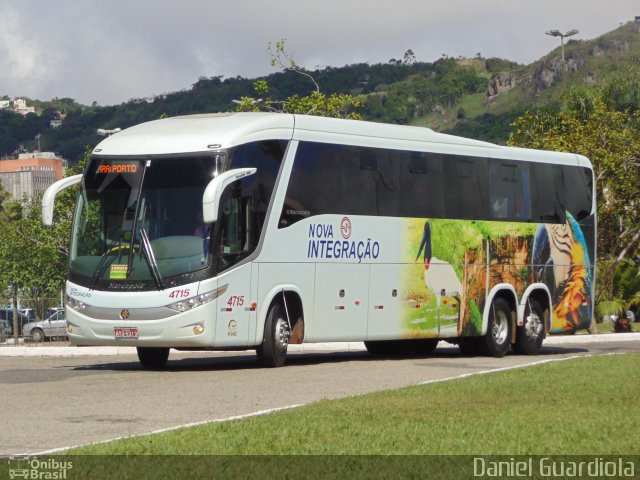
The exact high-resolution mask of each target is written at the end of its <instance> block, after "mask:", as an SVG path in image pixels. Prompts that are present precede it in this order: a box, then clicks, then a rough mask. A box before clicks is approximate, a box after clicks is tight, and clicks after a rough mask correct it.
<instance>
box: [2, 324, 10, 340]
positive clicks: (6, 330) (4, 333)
mask: <svg viewBox="0 0 640 480" xmlns="http://www.w3.org/2000/svg"><path fill="white" fill-rule="evenodd" d="M10 336H11V327H10V326H9V322H7V321H6V320H2V319H0V340H4V339H5V338H9V337H10Z"/></svg>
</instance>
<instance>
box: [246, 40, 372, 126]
mask: <svg viewBox="0 0 640 480" xmlns="http://www.w3.org/2000/svg"><path fill="white" fill-rule="evenodd" d="M285 43H286V40H285V39H282V40H280V41H278V42H276V43H275V44H273V43H271V42H270V43H269V46H268V51H269V52H270V54H271V65H272V66H274V67H277V68H279V69H281V70H282V71H283V72H293V73H295V74H297V75H301V76H303V77H306V78H308V79H309V81H310V82H311V83H312V84H313V86H314V89H313V91H311V93H309V95H306V96H301V95H297V94H294V95H291V96H289V97H288V98H286V99H285V100H277V99H274V98H272V97H271V94H270V92H269V84H268V83H267V81H266V80H257V81H256V82H255V83H254V84H253V87H254V91H255V93H256V95H257V97H258V98H257V99H256V98H251V97H247V96H243V97H241V98H240V100H239V101H237V102H236V103H237V108H236V110H237V111H239V112H282V113H297V114H304V115H316V116H321V117H335V118H351V119H361V118H362V115H361V114H360V113H358V112H357V110H359V109H361V108H362V107H363V106H364V102H363V99H362V98H361V97H354V96H352V95H349V94H344V93H333V94H331V95H328V96H327V95H325V94H324V93H322V92H321V91H320V86H319V85H318V83H317V82H316V80H315V78H314V77H313V76H312V75H311V74H310V73H309V72H307V71H306V70H305V69H304V68H302V67H300V66H299V65H298V64H297V62H296V61H295V60H294V59H293V57H292V56H291V54H290V53H289V52H287V50H286V48H285Z"/></svg>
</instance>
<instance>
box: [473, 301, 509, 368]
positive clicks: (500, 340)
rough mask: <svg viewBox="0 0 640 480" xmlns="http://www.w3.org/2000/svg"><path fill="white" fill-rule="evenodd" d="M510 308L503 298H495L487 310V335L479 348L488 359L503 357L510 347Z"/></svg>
mask: <svg viewBox="0 0 640 480" xmlns="http://www.w3.org/2000/svg"><path fill="white" fill-rule="evenodd" d="M511 323H512V322H511V308H510V307H509V304H508V303H507V301H506V300H505V299H504V298H496V299H495V300H494V301H493V303H492V304H491V310H489V324H488V326H487V334H486V335H485V336H484V337H483V340H481V343H480V346H481V347H482V349H483V351H484V353H485V354H486V355H488V356H490V357H496V358H500V357H504V356H505V355H506V354H507V352H508V351H509V347H510V346H511Z"/></svg>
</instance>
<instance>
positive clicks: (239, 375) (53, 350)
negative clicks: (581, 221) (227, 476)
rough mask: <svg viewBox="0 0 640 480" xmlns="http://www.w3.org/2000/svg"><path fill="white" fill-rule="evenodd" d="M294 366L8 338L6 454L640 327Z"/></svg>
mask: <svg viewBox="0 0 640 480" xmlns="http://www.w3.org/2000/svg"><path fill="white" fill-rule="evenodd" d="M291 350H292V351H291V352H290V354H289V356H288V359H287V361H288V365H287V366H286V367H284V368H279V369H263V368H259V367H258V365H257V363H256V361H255V353H254V352H233V353H219V352H214V353H200V352H198V353H196V352H189V353H181V352H173V351H172V354H171V356H170V358H169V364H168V367H167V369H165V370H163V371H145V370H141V369H140V366H139V363H138V361H137V357H136V355H135V349H130V348H128V349H127V348H119V349H112V348H110V347H99V348H77V347H70V346H42V345H38V346H2V347H0V388H1V391H2V399H3V407H4V412H5V414H4V415H3V421H2V424H3V426H2V428H1V429H0V456H6V455H22V454H35V453H42V452H48V451H51V450H55V449H60V448H67V447H72V446H77V445H84V444H87V443H93V442H100V441H106V440H110V439H114V438H121V437H126V436H131V435H141V434H147V433H151V432H154V431H158V430H162V429H170V428H175V427H177V426H181V425H187V424H193V423H198V422H205V421H214V420H223V419H227V418H230V417H234V416H244V415H251V414H255V413H256V412H262V411H269V410H272V409H278V408H287V407H291V406H295V405H302V404H307V403H311V402H315V401H318V400H321V399H327V398H341V397H346V396H351V395H357V394H363V393H368V392H373V391H378V390H385V389H393V388H399V387H403V386H408V385H414V384H419V383H428V382H432V381H440V380H443V379H448V378H456V377H459V376H463V375H468V374H474V373H484V372H490V371H493V370H500V369H504V368H513V367H520V366H526V365H528V364H532V363H538V362H541V361H542V362H544V361H556V360H562V359H566V358H571V357H574V356H579V355H603V354H613V353H625V352H638V351H640V333H634V334H617V335H594V336H583V335H579V336H574V337H560V338H559V337H555V338H550V339H548V340H546V341H545V344H544V347H543V351H542V353H541V354H540V355H537V356H519V355H507V356H506V357H505V358H502V359H496V358H489V357H475V358H470V357H464V356H462V355H460V353H459V351H458V349H457V347H454V346H452V345H449V344H447V343H445V342H440V344H439V346H438V348H437V349H436V351H435V352H434V354H432V355H430V356H428V357H410V358H402V359H378V358H373V357H371V356H369V355H368V354H367V352H366V351H365V350H364V346H363V344H362V343H342V344H319V345H302V346H292V348H291Z"/></svg>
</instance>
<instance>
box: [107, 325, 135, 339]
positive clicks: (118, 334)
mask: <svg viewBox="0 0 640 480" xmlns="http://www.w3.org/2000/svg"><path fill="white" fill-rule="evenodd" d="M113 336H114V337H115V338H138V328H137V327H113Z"/></svg>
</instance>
